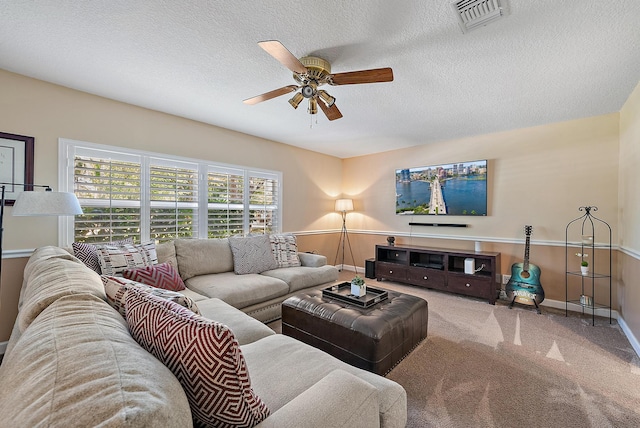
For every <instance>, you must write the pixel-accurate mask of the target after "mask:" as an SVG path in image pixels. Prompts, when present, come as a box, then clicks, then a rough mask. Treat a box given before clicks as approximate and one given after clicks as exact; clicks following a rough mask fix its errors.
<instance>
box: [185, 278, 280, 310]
mask: <svg viewBox="0 0 640 428" xmlns="http://www.w3.org/2000/svg"><path fill="white" fill-rule="evenodd" d="M185 285H186V286H187V288H189V289H191V290H193V291H195V292H197V293H199V294H203V295H205V296H207V297H217V298H218V299H221V300H224V301H225V302H227V303H228V304H230V305H231V306H233V307H236V308H239V309H242V308H244V307H247V306H250V305H253V304H256V303H261V302H265V301H267V300H269V299H273V298H275V297H280V296H284V295H286V294H287V293H288V292H289V285H288V284H287V283H286V282H284V281H282V280H280V279H277V278H273V277H269V276H265V275H257V274H247V275H236V274H235V273H233V272H224V273H218V274H214V275H200V276H196V277H193V278H190V279H188V280H186V281H185Z"/></svg>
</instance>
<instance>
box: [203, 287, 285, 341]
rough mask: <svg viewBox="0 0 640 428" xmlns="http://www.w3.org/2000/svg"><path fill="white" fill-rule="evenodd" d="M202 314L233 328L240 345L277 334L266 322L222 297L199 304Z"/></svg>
mask: <svg viewBox="0 0 640 428" xmlns="http://www.w3.org/2000/svg"><path fill="white" fill-rule="evenodd" d="M198 308H200V315H202V316H203V317H205V318H207V319H210V320H212V321H216V322H219V323H221V324H224V325H226V326H227V327H229V328H230V329H231V331H232V332H233V335H234V336H235V337H236V340H237V341H238V343H239V344H240V345H245V344H247V343H251V342H255V341H256V340H260V339H262V338H263V337H267V336H271V335H272V334H276V332H275V331H273V330H271V329H270V328H269V327H267V326H266V325H265V324H263V323H261V322H260V321H258V320H257V319H255V318H252V317H250V316H249V315H247V314H245V313H244V312H242V311H241V310H240V309H236V308H234V307H233V306H231V305H229V304H228V303H226V302H223V301H222V300H220V299H216V298H211V299H207V300H205V301H203V302H200V303H199V304H198Z"/></svg>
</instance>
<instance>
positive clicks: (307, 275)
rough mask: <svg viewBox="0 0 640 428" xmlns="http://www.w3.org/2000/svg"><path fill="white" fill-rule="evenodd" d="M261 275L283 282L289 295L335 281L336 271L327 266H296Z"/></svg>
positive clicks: (332, 267) (336, 277)
mask: <svg viewBox="0 0 640 428" xmlns="http://www.w3.org/2000/svg"><path fill="white" fill-rule="evenodd" d="M261 275H265V276H270V277H273V278H278V279H281V280H283V281H284V282H286V283H287V284H288V285H289V293H293V292H294V291H298V290H303V289H305V288H309V287H315V286H316V285H321V284H326V283H327V282H333V281H337V279H338V269H336V268H335V266H329V265H325V266H321V267H306V266H297V267H290V268H282V269H274V270H268V271H266V272H262V274H261Z"/></svg>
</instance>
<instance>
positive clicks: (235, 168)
mask: <svg viewBox="0 0 640 428" xmlns="http://www.w3.org/2000/svg"><path fill="white" fill-rule="evenodd" d="M101 152H102V153H103V156H104V157H108V158H112V159H117V160H124V161H132V160H133V161H139V162H140V168H141V171H140V177H141V180H140V187H141V194H140V240H141V241H146V240H149V239H151V238H150V233H151V230H150V226H151V224H150V212H151V207H152V205H153V204H152V202H151V200H150V188H151V183H150V170H151V165H152V164H153V165H158V164H161V165H164V166H169V167H176V168H181V167H184V166H185V165H190V166H197V170H198V175H197V177H198V178H197V186H198V190H197V207H198V208H197V211H198V213H197V215H198V221H197V225H196V226H195V228H197V236H193V238H201V239H205V238H208V233H209V230H208V229H209V224H208V216H209V203H208V186H209V173H211V172H220V173H224V174H227V173H234V174H238V173H240V172H241V173H242V176H243V192H244V194H243V219H242V231H243V234H244V235H246V234H248V233H250V226H251V225H250V220H251V219H250V212H251V210H252V206H251V205H250V203H249V202H250V195H249V186H250V178H253V177H257V178H266V179H271V180H275V181H276V182H277V187H276V191H277V194H276V195H275V196H274V198H275V200H276V208H275V210H276V214H275V217H274V218H275V222H276V224H275V225H273V230H272V233H281V231H282V196H283V182H282V172H281V171H274V170H267V169H261V168H252V167H247V166H241V165H231V164H226V163H220V162H214V161H209V160H203V159H193V158H187V157H182V156H174V155H167V154H163V153H158V152H150V151H144V150H137V149H129V148H126V147H117V146H109V145H104V144H96V143H90V142H85V141H78V140H72V139H68V138H59V139H58V189H59V190H60V191H61V192H73V190H74V175H75V162H74V160H75V156H76V155H83V156H94V157H96V156H99V154H100V153H101ZM74 225H75V219H74V217H71V216H69V217H59V218H58V242H59V243H60V245H62V246H69V245H71V243H72V242H74V240H75V227H74Z"/></svg>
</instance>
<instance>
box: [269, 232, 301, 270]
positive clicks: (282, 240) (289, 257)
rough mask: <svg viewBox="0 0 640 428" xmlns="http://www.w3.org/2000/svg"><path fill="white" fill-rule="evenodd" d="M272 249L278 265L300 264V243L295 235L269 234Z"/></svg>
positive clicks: (291, 265) (283, 266) (290, 265)
mask: <svg viewBox="0 0 640 428" xmlns="http://www.w3.org/2000/svg"><path fill="white" fill-rule="evenodd" d="M269 241H270V242H271V251H272V252H273V256H274V257H275V259H276V262H277V263H278V267H281V268H285V267H293V266H300V265H301V263H300V257H298V243H297V242H296V236H295V235H269Z"/></svg>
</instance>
